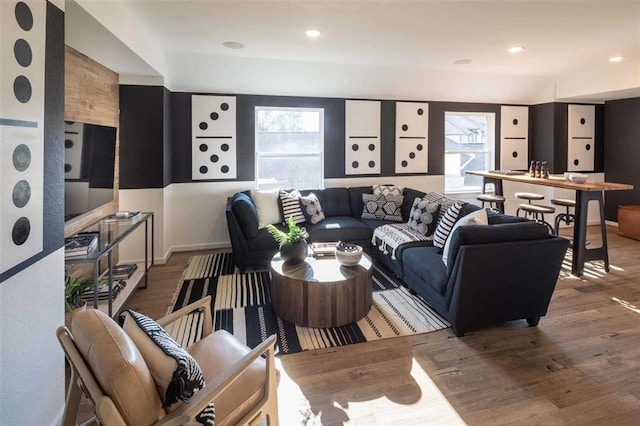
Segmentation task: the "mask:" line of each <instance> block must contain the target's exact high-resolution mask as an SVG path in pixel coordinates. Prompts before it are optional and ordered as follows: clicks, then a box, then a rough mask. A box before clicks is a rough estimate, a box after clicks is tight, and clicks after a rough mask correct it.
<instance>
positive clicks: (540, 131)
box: [529, 103, 558, 173]
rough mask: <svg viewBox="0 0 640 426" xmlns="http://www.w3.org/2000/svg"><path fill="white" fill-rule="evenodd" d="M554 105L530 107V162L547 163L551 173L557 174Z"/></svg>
mask: <svg viewBox="0 0 640 426" xmlns="http://www.w3.org/2000/svg"><path fill="white" fill-rule="evenodd" d="M555 124H556V120H555V104H554V103H547V104H540V105H534V106H532V107H531V126H532V127H531V129H532V132H531V135H532V137H531V152H530V155H529V158H530V159H531V161H548V162H549V169H550V170H551V172H552V173H557V172H556V170H557V168H558V159H557V157H556V146H555V145H556V144H555Z"/></svg>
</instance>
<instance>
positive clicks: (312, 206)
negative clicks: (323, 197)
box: [300, 192, 325, 225]
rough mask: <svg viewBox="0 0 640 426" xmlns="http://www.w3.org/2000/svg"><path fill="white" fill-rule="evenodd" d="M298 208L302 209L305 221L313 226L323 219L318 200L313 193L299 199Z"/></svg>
mask: <svg viewBox="0 0 640 426" xmlns="http://www.w3.org/2000/svg"><path fill="white" fill-rule="evenodd" d="M300 207H301V208H302V214H303V215H304V218H305V220H306V221H307V222H309V223H311V224H313V225H315V224H316V223H319V222H322V221H323V220H324V219H325V217H324V211H322V206H321V205H320V200H318V197H316V194H314V193H313V192H312V193H311V194H309V195H303V196H302V197H300Z"/></svg>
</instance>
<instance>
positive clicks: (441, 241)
mask: <svg viewBox="0 0 640 426" xmlns="http://www.w3.org/2000/svg"><path fill="white" fill-rule="evenodd" d="M464 204H465V203H464V202H462V201H456V202H455V203H454V204H453V205H452V206H451V207H449V208H448V209H447V211H446V212H445V213H444V216H442V219H440V222H438V227H437V228H436V231H435V232H434V233H433V245H434V246H435V247H439V248H444V245H445V243H446V242H447V238H449V234H450V233H451V229H452V228H453V225H455V223H456V221H457V220H458V217H459V216H460V211H461V210H462V206H463V205H464Z"/></svg>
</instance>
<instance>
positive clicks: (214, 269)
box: [167, 253, 449, 354]
mask: <svg viewBox="0 0 640 426" xmlns="http://www.w3.org/2000/svg"><path fill="white" fill-rule="evenodd" d="M270 285H271V278H270V275H269V272H268V271H260V272H248V273H244V274H241V273H239V272H237V270H235V269H234V267H233V258H232V254H231V253H216V254H209V255H200V256H193V257H192V258H191V259H189V265H188V266H187V268H186V269H185V271H184V274H183V277H182V279H181V281H180V284H179V286H178V289H177V291H176V294H175V296H174V300H173V302H172V304H171V306H170V308H169V312H172V311H175V310H177V309H179V308H181V307H183V306H186V305H188V304H189V303H192V302H194V301H196V300H198V299H200V298H202V297H204V296H207V295H211V297H212V309H213V315H214V319H213V322H214V329H216V330H218V329H225V330H227V331H228V332H229V333H231V334H233V335H234V336H235V337H236V338H237V339H238V340H240V341H241V342H243V343H244V344H246V345H247V346H249V347H252V348H253V347H255V346H257V345H258V344H260V343H261V342H262V341H263V340H265V339H266V338H267V337H269V336H270V335H272V334H274V333H275V334H277V336H278V352H279V353H284V354H287V353H295V352H300V351H304V350H310V349H318V348H326V347H333V346H341V345H348V344H352V343H361V342H367V341H371V340H377V339H385V338H391V337H399V336H408V335H412V334H420V333H429V332H432V331H437V330H441V329H444V328H447V327H449V324H448V323H447V322H446V321H445V320H444V319H443V318H442V317H440V316H439V315H438V314H437V313H436V312H435V311H434V310H433V309H432V308H431V307H430V306H429V305H427V304H426V303H425V302H424V301H423V300H422V299H420V298H419V297H417V296H414V295H412V294H411V293H410V292H409V290H407V289H406V288H405V287H404V286H402V284H401V283H400V282H399V281H398V279H397V278H396V277H394V276H392V274H391V273H390V272H389V271H388V270H387V269H386V268H384V267H378V266H376V265H374V267H373V280H372V283H371V285H372V290H373V304H372V307H371V309H370V311H369V313H368V314H367V315H366V316H365V317H364V318H362V319H361V320H359V321H358V322H356V323H353V324H348V325H345V326H342V327H335V328H308V327H300V326H297V325H295V324H292V323H290V322H288V321H285V320H283V319H281V318H279V317H278V316H276V315H275V314H274V313H273V310H272V308H271V298H270V293H269V288H270ZM200 320H201V318H200V314H195V316H194V317H193V318H191V319H190V320H189V321H185V322H184V324H183V325H181V326H177V327H175V328H174V329H172V330H169V329H168V328H167V331H168V332H169V333H170V334H171V335H172V336H174V338H176V340H178V341H179V342H181V343H182V344H183V345H185V344H188V343H189V341H191V340H192V339H196V338H197V336H196V334H197V333H195V332H194V331H193V330H195V329H196V328H197V327H196V326H194V324H197V322H198V321H200ZM176 336H179V337H176ZM181 339H184V340H181Z"/></svg>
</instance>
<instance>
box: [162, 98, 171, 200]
mask: <svg viewBox="0 0 640 426" xmlns="http://www.w3.org/2000/svg"><path fill="white" fill-rule="evenodd" d="M171 127H172V121H171V92H170V91H169V90H168V89H166V88H164V90H163V91H162V140H163V142H162V186H163V187H165V186H167V185H169V184H170V183H171V163H172V155H171V154H172V153H171Z"/></svg>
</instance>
